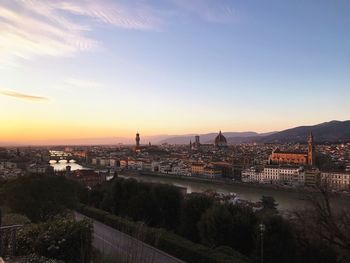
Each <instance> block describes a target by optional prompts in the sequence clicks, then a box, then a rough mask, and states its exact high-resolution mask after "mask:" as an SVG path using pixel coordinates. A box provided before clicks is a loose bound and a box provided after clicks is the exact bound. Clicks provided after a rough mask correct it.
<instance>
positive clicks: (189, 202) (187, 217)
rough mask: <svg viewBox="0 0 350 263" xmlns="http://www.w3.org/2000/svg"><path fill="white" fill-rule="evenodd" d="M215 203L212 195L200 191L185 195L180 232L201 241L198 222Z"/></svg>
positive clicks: (191, 238)
mask: <svg viewBox="0 0 350 263" xmlns="http://www.w3.org/2000/svg"><path fill="white" fill-rule="evenodd" d="M213 203H214V200H213V198H212V197H209V196H207V195H204V194H200V193H192V194H189V195H187V196H186V197H185V200H184V202H183V206H182V213H181V224H180V230H179V231H180V233H181V235H182V236H184V237H186V238H188V239H190V240H192V241H194V242H199V241H200V237H199V233H198V227H197V225H198V223H199V221H200V220H201V216H202V215H203V214H204V213H205V211H207V209H209V208H210V207H211V206H212V205H213Z"/></svg>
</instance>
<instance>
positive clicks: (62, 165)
mask: <svg viewBox="0 0 350 263" xmlns="http://www.w3.org/2000/svg"><path fill="white" fill-rule="evenodd" d="M50 165H51V166H52V167H53V169H54V170H55V171H57V172H60V171H65V170H66V167H67V166H70V167H71V171H74V170H81V169H84V167H83V166H81V165H80V164H77V163H76V162H75V161H74V160H71V161H69V162H67V161H66V160H60V161H58V162H56V161H54V160H51V161H50Z"/></svg>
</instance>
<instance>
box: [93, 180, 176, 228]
mask: <svg viewBox="0 0 350 263" xmlns="http://www.w3.org/2000/svg"><path fill="white" fill-rule="evenodd" d="M182 200H183V197H182V195H181V192H180V190H179V189H178V188H176V187H174V186H170V185H164V184H150V183H142V182H137V181H136V180H134V179H127V180H126V179H123V178H116V179H114V180H113V181H112V182H106V183H104V184H102V185H100V186H97V187H95V188H94V189H92V191H90V193H89V201H88V204H89V205H92V206H94V207H98V208H102V209H104V210H105V211H108V212H113V213H114V214H116V215H120V216H124V217H128V218H132V219H133V220H134V221H143V222H146V223H147V224H148V225H150V226H157V227H165V228H168V229H174V228H176V227H177V226H178V225H179V222H180V210H181V204H182Z"/></svg>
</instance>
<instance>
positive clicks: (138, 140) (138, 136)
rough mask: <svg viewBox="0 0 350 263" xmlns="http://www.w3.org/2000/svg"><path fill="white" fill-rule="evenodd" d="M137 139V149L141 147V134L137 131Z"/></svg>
mask: <svg viewBox="0 0 350 263" xmlns="http://www.w3.org/2000/svg"><path fill="white" fill-rule="evenodd" d="M135 141H136V149H139V148H140V134H139V133H136V138H135Z"/></svg>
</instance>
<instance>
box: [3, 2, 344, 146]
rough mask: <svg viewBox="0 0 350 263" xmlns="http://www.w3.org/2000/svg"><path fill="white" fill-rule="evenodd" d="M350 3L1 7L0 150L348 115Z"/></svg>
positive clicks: (271, 126) (270, 126)
mask: <svg viewBox="0 0 350 263" xmlns="http://www.w3.org/2000/svg"><path fill="white" fill-rule="evenodd" d="M349 14H350V1H348V0H336V1H329V0H315V1H312V0H303V1H301V0H300V1H297V0H289V1H280V0H274V1H272V0H264V1H261V0H255V1H246V0H241V1H239V0H157V1H146V0H143V1H142V0H139V1H133V0H121V1H119V0H99V1H96V0H76V1H74V0H71V1H52V0H38V1H35V0H0V121H1V124H0V142H19V143H32V142H35V141H40V140H48V141H50V140H51V141H52V142H55V141H57V140H64V139H73V140H74V139H77V138H98V137H134V134H135V132H136V131H139V132H140V133H142V134H143V135H152V134H185V133H205V132H215V131H218V130H223V131H248V130H249V131H257V132H266V131H275V130H282V129H286V128H290V127H294V126H299V125H304V124H317V123H320V122H324V121H330V120H334V119H337V120H346V119H350V15H349Z"/></svg>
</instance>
